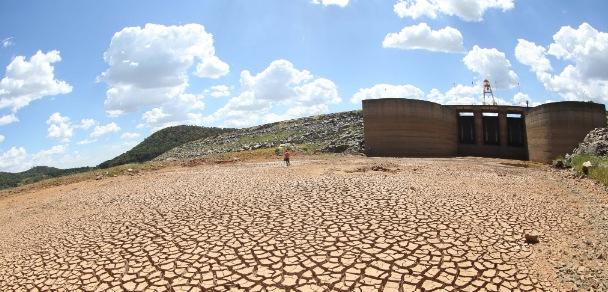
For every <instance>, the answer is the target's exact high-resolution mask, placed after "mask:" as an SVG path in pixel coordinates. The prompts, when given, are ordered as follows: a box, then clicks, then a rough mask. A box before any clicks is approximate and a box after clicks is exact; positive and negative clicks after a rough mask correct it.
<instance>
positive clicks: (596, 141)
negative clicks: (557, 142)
mask: <svg viewBox="0 0 608 292" xmlns="http://www.w3.org/2000/svg"><path fill="white" fill-rule="evenodd" d="M572 154H574V155H584V154H588V155H595V156H605V155H608V128H596V129H593V130H591V132H589V133H588V134H587V136H585V139H584V140H583V142H581V143H580V144H579V145H578V147H576V148H575V149H574V150H573V152H572Z"/></svg>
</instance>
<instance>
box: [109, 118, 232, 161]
mask: <svg viewBox="0 0 608 292" xmlns="http://www.w3.org/2000/svg"><path fill="white" fill-rule="evenodd" d="M233 130H234V129H223V128H206V127H198V126H175V127H169V128H164V129H162V130H160V131H157V132H155V133H154V134H152V135H151V136H150V137H148V138H146V139H145V140H144V141H143V142H141V143H139V144H138V145H137V146H135V147H134V148H133V149H131V150H129V151H127V152H125V153H123V154H121V155H119V156H117V157H115V158H113V159H111V160H108V161H105V162H103V163H101V164H100V165H99V167H100V168H108V167H112V166H118V165H123V164H128V163H141V162H146V161H150V160H152V159H154V158H156V157H157V156H159V155H161V154H163V153H165V152H167V151H168V150H170V149H172V148H174V147H178V146H180V145H183V144H184V143H188V142H191V141H196V140H199V139H203V138H208V137H214V136H216V135H218V134H221V133H226V132H229V131H233Z"/></svg>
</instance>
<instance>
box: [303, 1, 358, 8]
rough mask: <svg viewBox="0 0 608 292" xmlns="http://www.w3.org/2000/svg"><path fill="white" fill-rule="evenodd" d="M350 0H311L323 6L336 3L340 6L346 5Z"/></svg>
mask: <svg viewBox="0 0 608 292" xmlns="http://www.w3.org/2000/svg"><path fill="white" fill-rule="evenodd" d="M349 1H350V0H312V3H314V4H322V5H324V6H329V5H336V6H340V7H346V6H347V5H348V2H349Z"/></svg>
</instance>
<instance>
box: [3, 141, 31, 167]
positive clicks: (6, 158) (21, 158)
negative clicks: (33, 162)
mask: <svg viewBox="0 0 608 292" xmlns="http://www.w3.org/2000/svg"><path fill="white" fill-rule="evenodd" d="M27 158H28V157H27V151H25V148H23V147H14V146H13V147H11V148H10V149H9V150H7V151H6V152H4V153H2V154H0V170H1V171H11V172H13V171H21V170H25V169H27V166H26V167H25V168H24V165H25V164H26V163H27Z"/></svg>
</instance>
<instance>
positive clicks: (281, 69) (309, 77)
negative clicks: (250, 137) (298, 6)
mask: <svg viewBox="0 0 608 292" xmlns="http://www.w3.org/2000/svg"><path fill="white" fill-rule="evenodd" d="M240 83H241V93H240V94H239V95H237V96H235V97H232V98H231V99H230V100H228V102H227V103H226V105H224V107H222V108H220V109H219V110H218V111H216V112H215V113H213V114H212V115H211V116H210V117H206V118H205V120H206V121H211V122H221V123H223V124H224V125H225V126H234V127H244V126H250V125H254V124H257V123H260V122H268V121H274V120H278V119H289V118H296V117H302V116H307V115H316V114H321V113H325V112H327V111H328V110H329V108H328V107H329V105H330V104H336V103H339V102H341V98H340V96H339V95H338V88H337V86H336V84H334V82H332V81H331V80H329V79H325V78H317V77H315V76H314V75H313V74H311V73H310V72H309V71H307V70H300V69H297V68H295V67H294V65H293V64H292V63H291V62H289V61H287V60H276V61H274V62H272V63H271V64H270V65H269V66H268V67H267V68H266V69H264V70H263V71H262V72H260V73H258V74H255V75H254V74H252V73H251V72H249V71H247V70H245V71H243V72H242V73H241V80H240ZM277 107H286V108H288V109H287V110H286V111H285V112H283V113H282V114H277V113H276V111H274V110H273V109H276V108H277Z"/></svg>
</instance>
